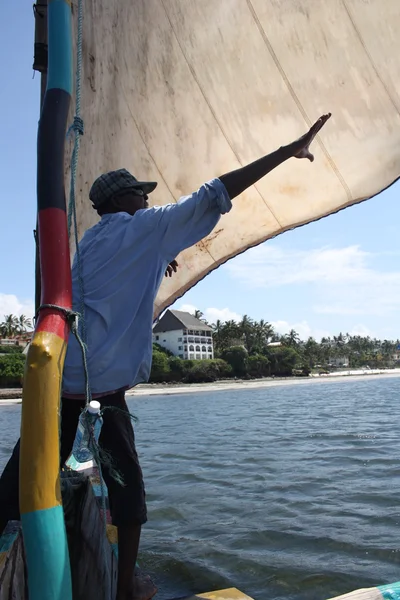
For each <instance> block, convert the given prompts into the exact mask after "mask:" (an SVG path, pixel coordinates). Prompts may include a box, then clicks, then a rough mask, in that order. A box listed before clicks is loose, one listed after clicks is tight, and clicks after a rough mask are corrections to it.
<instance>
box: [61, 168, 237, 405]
mask: <svg viewBox="0 0 400 600" xmlns="http://www.w3.org/2000/svg"><path fill="white" fill-rule="evenodd" d="M231 207H232V204H231V200H230V198H229V195H228V192H227V191H226V188H225V186H224V185H223V183H222V182H221V181H220V180H219V179H213V180H212V181H209V182H208V183H205V184H204V185H202V186H201V187H200V189H199V190H198V191H197V192H194V193H193V194H191V195H190V196H185V197H183V198H181V199H180V200H179V202H177V203H176V204H167V205H165V206H155V207H152V208H147V209H143V210H139V211H137V212H136V213H135V214H134V215H133V216H131V215H129V214H128V213H123V212H122V213H116V214H106V215H104V216H103V217H102V218H101V220H100V222H99V223H97V224H96V225H94V227H92V228H90V229H88V230H87V231H86V233H85V235H84V236H83V238H82V240H81V242H80V244H79V248H80V255H81V263H82V277H83V282H84V304H85V321H86V330H87V348H88V350H87V359H88V370H89V378H90V386H91V390H92V393H93V395H94V396H96V395H104V394H106V393H107V392H112V391H116V390H120V389H128V388H130V387H133V386H134V385H136V384H138V383H141V382H144V381H147V380H148V378H149V375H150V369H151V357H152V324H153V308H154V301H155V298H156V295H157V292H158V289H159V287H160V285H161V282H162V279H163V277H164V273H165V270H166V267H167V266H168V264H169V263H170V262H171V261H172V260H173V259H174V258H175V257H176V256H177V255H178V254H179V253H180V252H182V250H185V249H186V248H189V247H190V246H193V245H194V244H196V243H197V242H199V241H200V240H201V239H202V238H204V237H205V236H206V235H208V234H209V233H210V232H211V231H212V230H213V229H214V227H215V226H216V224H217V223H218V221H219V219H220V217H221V214H224V213H226V212H228V211H229V210H230V209H231ZM79 294H80V292H79V281H78V270H77V264H76V260H74V263H73V267H72V296H73V308H74V310H76V311H79V306H80V297H79ZM84 393H85V378H84V370H83V360H82V352H81V349H80V347H79V345H78V343H77V340H76V339H75V337H74V336H73V335H71V336H70V340H69V343H68V349H67V355H66V359H65V367H64V379H63V394H64V395H65V396H71V397H80V396H83V395H84Z"/></svg>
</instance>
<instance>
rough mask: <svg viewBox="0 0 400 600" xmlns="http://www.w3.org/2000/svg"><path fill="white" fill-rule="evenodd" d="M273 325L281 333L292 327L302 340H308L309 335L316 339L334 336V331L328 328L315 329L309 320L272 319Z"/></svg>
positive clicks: (287, 331)
mask: <svg viewBox="0 0 400 600" xmlns="http://www.w3.org/2000/svg"><path fill="white" fill-rule="evenodd" d="M271 325H272V327H273V328H274V329H275V331H276V332H278V333H280V334H281V335H283V334H285V333H289V331H290V330H291V329H294V330H295V331H297V333H298V334H299V336H300V338H301V339H302V340H307V339H308V338H309V337H313V338H315V339H316V340H318V341H319V340H320V339H321V338H322V337H329V336H332V332H330V331H328V330H326V329H315V328H313V327H312V326H311V325H310V324H309V323H308V322H307V321H300V322H298V323H288V322H287V321H272V322H271Z"/></svg>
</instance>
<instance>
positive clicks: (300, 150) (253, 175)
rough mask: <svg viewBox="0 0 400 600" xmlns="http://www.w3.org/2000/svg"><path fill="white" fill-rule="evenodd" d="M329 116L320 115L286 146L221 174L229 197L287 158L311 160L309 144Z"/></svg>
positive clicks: (252, 183)
mask: <svg viewBox="0 0 400 600" xmlns="http://www.w3.org/2000/svg"><path fill="white" fill-rule="evenodd" d="M330 116H331V113H328V114H327V115H323V116H322V117H320V118H319V119H318V121H316V123H314V125H313V126H312V127H311V129H310V130H309V131H308V132H307V133H306V134H304V135H303V136H302V137H301V138H299V139H298V140H296V141H295V142H292V143H291V144H289V145H288V146H282V147H281V148H279V150H276V151H275V152H271V154H267V156H263V157H262V158H259V159H258V160H256V161H254V162H252V163H250V164H249V165H247V166H245V167H242V168H241V169H236V170H235V171H231V172H230V173H226V174H225V175H221V177H220V178H219V179H220V180H221V181H222V183H223V184H224V186H225V188H226V190H227V192H228V194H229V197H230V198H231V199H232V198H235V197H236V196H238V195H239V194H241V193H242V192H244V190H246V189H247V188H248V187H250V186H252V185H254V184H255V183H256V182H257V181H259V179H261V178H262V177H264V176H265V175H267V174H268V173H270V172H271V171H272V170H273V169H275V168H276V167H278V166H279V165H280V164H282V163H283V162H285V161H286V160H288V159H289V158H292V157H294V158H308V160H310V161H311V162H312V161H313V160H314V156H313V155H312V154H311V152H310V150H309V146H310V144H311V142H312V141H313V139H314V138H315V136H316V135H317V133H318V132H319V131H320V129H321V128H322V127H323V126H324V125H325V123H326V122H327V120H328V119H329V118H330Z"/></svg>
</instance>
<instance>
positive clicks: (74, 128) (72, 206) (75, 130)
mask: <svg viewBox="0 0 400 600" xmlns="http://www.w3.org/2000/svg"><path fill="white" fill-rule="evenodd" d="M82 30H83V0H79V1H78V40H77V60H76V81H75V116H74V121H73V123H72V125H71V126H70V127H69V129H68V131H67V137H69V136H70V135H72V134H73V135H74V147H73V150H72V156H71V182H70V192H69V204H68V236H70V235H71V228H72V224H73V226H74V241H75V254H76V264H77V269H78V284H79V316H80V319H79V320H77V319H75V321H74V324H73V325H72V326H71V332H72V333H73V334H74V335H75V337H76V339H77V341H78V344H79V346H80V348H81V352H82V359H83V368H84V372H85V397H86V405H88V404H89V403H90V401H91V399H92V393H91V389H90V381H89V370H88V365H87V330H86V322H85V302H84V297H85V289H84V284H83V276H82V261H81V253H80V249H79V236H78V223H77V217H76V199H75V184H76V173H77V169H78V159H79V148H80V143H81V136H82V135H83V134H84V123H83V119H82V118H81V89H82Z"/></svg>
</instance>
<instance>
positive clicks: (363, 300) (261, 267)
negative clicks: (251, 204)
mask: <svg viewBox="0 0 400 600" xmlns="http://www.w3.org/2000/svg"><path fill="white" fill-rule="evenodd" d="M377 258H380V259H381V260H380V263H381V265H380V266H379V268H374V267H373V266H372V264H373V261H374V259H377ZM386 260H387V257H383V256H382V257H380V256H378V255H376V254H375V255H374V254H372V253H368V252H364V251H363V250H362V249H361V248H360V247H359V246H347V247H345V248H328V247H323V248H319V249H314V250H299V251H297V250H284V249H282V248H279V246H276V245H275V246H274V245H271V244H269V245H268V244H267V245H263V246H259V247H257V248H254V249H253V250H250V251H248V252H247V253H245V254H243V255H241V256H239V257H238V258H237V259H236V260H235V261H232V262H231V263H228V264H227V265H226V267H225V268H226V269H227V270H228V272H229V273H230V274H231V275H232V276H233V277H234V278H235V280H236V281H240V282H242V283H243V284H244V285H246V286H247V287H249V288H274V287H275V288H276V287H282V286H289V285H291V286H295V285H304V284H307V285H311V286H312V289H313V294H314V298H315V302H314V306H313V309H314V311H315V312H317V313H320V314H337V315H356V314H357V315H360V314H365V315H376V316H387V314H388V313H392V312H395V311H399V310H400V270H399V271H387V270H384V268H385V263H386Z"/></svg>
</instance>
